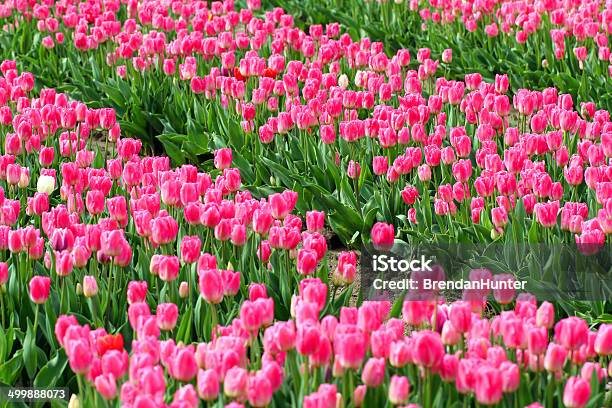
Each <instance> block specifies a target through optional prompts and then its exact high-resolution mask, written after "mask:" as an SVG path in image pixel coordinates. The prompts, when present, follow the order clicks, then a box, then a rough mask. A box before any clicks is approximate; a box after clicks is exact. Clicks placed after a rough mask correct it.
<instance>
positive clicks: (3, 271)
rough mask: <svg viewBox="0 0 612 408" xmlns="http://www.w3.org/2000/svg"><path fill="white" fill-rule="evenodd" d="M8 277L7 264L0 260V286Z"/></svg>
mask: <svg viewBox="0 0 612 408" xmlns="http://www.w3.org/2000/svg"><path fill="white" fill-rule="evenodd" d="M8 278H9V274H8V264H7V263H6V262H0V287H2V286H4V285H5V284H6V282H8Z"/></svg>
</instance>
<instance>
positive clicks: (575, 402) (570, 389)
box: [563, 377, 591, 408]
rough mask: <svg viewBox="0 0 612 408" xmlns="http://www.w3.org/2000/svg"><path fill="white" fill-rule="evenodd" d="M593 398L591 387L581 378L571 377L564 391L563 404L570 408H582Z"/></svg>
mask: <svg viewBox="0 0 612 408" xmlns="http://www.w3.org/2000/svg"><path fill="white" fill-rule="evenodd" d="M590 396H591V385H590V384H589V382H588V381H586V380H583V379H582V378H580V377H570V378H569V379H568V380H567V382H566V383H565V388H564V390H563V404H565V406H566V407H568V408H582V407H584V406H585V405H586V404H587V403H588V402H589V398H590Z"/></svg>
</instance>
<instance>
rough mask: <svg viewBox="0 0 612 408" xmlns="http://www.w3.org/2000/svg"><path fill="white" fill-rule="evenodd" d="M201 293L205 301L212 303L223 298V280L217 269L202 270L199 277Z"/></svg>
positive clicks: (218, 301)
mask: <svg viewBox="0 0 612 408" xmlns="http://www.w3.org/2000/svg"><path fill="white" fill-rule="evenodd" d="M199 285H200V294H201V295H202V297H203V298H204V300H205V301H207V302H208V303H212V304H217V303H221V301H222V300H223V281H222V278H221V273H219V271H218V270H216V269H208V270H205V271H202V272H201V273H200V277H199Z"/></svg>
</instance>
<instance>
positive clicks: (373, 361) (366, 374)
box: [361, 357, 408, 394]
mask: <svg viewBox="0 0 612 408" xmlns="http://www.w3.org/2000/svg"><path fill="white" fill-rule="evenodd" d="M384 379H385V359H384V358H373V357H372V358H370V359H369V360H368V361H367V362H366V364H365V366H364V367H363V371H362V373H361V380H362V381H363V383H364V384H365V385H366V386H368V387H370V388H376V387H378V386H379V385H381V384H382V382H383V381H384ZM406 394H408V392H406Z"/></svg>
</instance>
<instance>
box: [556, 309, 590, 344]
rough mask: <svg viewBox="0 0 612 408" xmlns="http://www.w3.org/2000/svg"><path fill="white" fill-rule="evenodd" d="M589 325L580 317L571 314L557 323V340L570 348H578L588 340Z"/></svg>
mask: <svg viewBox="0 0 612 408" xmlns="http://www.w3.org/2000/svg"><path fill="white" fill-rule="evenodd" d="M588 332H589V327H588V326H587V324H586V322H585V321H584V320H582V319H581V318H579V317H576V316H570V317H567V318H565V319H562V320H560V321H559V322H558V323H557V324H556V325H555V340H556V341H557V342H558V343H559V344H561V345H562V346H564V347H565V348H567V349H568V350H577V349H578V348H580V346H582V345H584V344H585V343H586V342H587V338H588Z"/></svg>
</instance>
